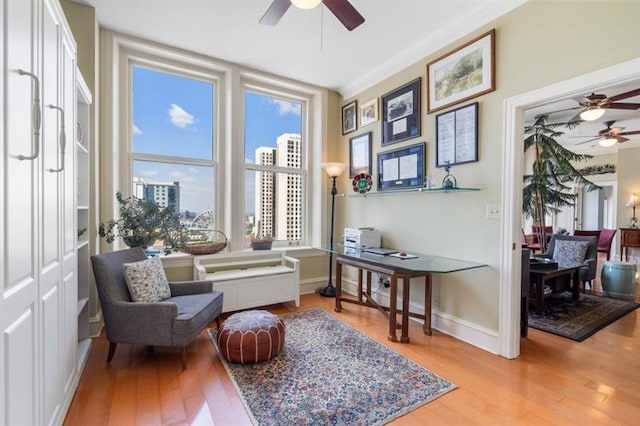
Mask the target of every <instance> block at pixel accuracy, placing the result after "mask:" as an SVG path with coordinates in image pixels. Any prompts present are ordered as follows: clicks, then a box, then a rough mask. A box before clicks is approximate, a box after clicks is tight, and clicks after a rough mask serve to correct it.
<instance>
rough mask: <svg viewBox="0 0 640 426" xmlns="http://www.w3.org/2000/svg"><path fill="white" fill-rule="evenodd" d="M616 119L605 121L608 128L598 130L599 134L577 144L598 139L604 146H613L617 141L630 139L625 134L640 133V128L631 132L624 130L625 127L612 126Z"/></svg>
mask: <svg viewBox="0 0 640 426" xmlns="http://www.w3.org/2000/svg"><path fill="white" fill-rule="evenodd" d="M613 123H615V121H605V122H604V123H603V124H604V125H605V126H607V128H606V129H602V130H600V131H599V132H598V136H593V137H592V139H588V140H586V141H583V142H579V143H577V144H576V145H582V144H584V143H589V142H593V141H598V143H599V144H600V145H602V146H613V145H615V144H617V143H622V142H626V141H628V140H629V139H628V138H625V137H624V136H628V135H640V130H632V131H629V132H623V130H624V129H625V128H624V127H611V126H613Z"/></svg>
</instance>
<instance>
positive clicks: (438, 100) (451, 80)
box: [427, 29, 496, 113]
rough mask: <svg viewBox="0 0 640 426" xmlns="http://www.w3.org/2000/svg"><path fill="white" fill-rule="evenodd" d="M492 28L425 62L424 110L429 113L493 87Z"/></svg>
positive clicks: (493, 54)
mask: <svg viewBox="0 0 640 426" xmlns="http://www.w3.org/2000/svg"><path fill="white" fill-rule="evenodd" d="M495 34H496V30H495V29H492V30H490V31H488V32H486V33H484V34H482V35H481V36H480V37H477V38H475V39H473V40H471V41H469V42H468V43H466V44H464V45H462V46H460V47H459V48H457V49H456V50H454V51H452V52H450V53H447V54H446V55H444V56H441V57H440V58H438V59H436V60H435V61H433V62H430V63H428V64H427V80H428V85H427V112H428V113H432V112H436V111H440V110H441V109H444V108H447V107H450V106H452V105H455V104H458V103H460V102H464V101H468V100H469V99H473V98H475V97H477V96H480V95H484V94H485V93H489V92H493V91H494V90H496V77H495V75H496V74H495V60H496V57H495Z"/></svg>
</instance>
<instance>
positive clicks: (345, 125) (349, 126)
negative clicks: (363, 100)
mask: <svg viewBox="0 0 640 426" xmlns="http://www.w3.org/2000/svg"><path fill="white" fill-rule="evenodd" d="M357 112H358V102H357V101H352V102H349V103H348V104H346V105H345V106H343V107H342V134H343V135H346V134H347V133H349V132H353V131H354V130H356V129H357V128H358V123H357V122H356V120H357V116H356V114H357Z"/></svg>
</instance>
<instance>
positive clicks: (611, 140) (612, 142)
mask: <svg viewBox="0 0 640 426" xmlns="http://www.w3.org/2000/svg"><path fill="white" fill-rule="evenodd" d="M616 143H618V140H617V139H616V138H602V139H600V140H599V141H598V144H599V145H600V146H606V147H609V146H614V145H615V144H616Z"/></svg>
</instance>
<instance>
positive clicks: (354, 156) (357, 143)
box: [349, 132, 371, 176]
mask: <svg viewBox="0 0 640 426" xmlns="http://www.w3.org/2000/svg"><path fill="white" fill-rule="evenodd" d="M360 173H366V174H371V132H367V133H363V134H361V135H358V136H354V137H352V138H349V176H355V175H357V174H360Z"/></svg>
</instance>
